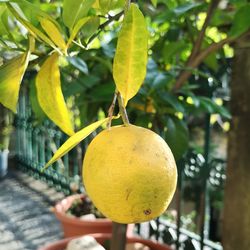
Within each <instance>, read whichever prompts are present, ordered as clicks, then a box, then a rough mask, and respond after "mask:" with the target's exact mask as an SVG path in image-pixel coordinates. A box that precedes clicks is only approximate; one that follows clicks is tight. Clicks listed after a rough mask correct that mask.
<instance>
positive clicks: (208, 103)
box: [199, 96, 231, 119]
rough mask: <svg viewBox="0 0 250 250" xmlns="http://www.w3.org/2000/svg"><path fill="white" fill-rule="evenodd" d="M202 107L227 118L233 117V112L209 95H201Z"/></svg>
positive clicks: (210, 112)
mask: <svg viewBox="0 0 250 250" xmlns="http://www.w3.org/2000/svg"><path fill="white" fill-rule="evenodd" d="M199 101H200V107H201V108H202V109H204V110H205V111H206V112H208V113H209V114H219V115H221V116H223V117H225V118H227V119H231V114H230V113H229V111H228V110H227V109H226V108H224V107H223V106H219V105H218V104H216V103H215V102H214V101H213V100H211V99H209V98H208V97H204V96H202V97H199Z"/></svg>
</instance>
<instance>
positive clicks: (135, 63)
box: [113, 4, 148, 106]
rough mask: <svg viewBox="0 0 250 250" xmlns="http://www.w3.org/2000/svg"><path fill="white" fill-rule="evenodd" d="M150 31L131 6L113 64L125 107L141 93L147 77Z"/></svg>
mask: <svg viewBox="0 0 250 250" xmlns="http://www.w3.org/2000/svg"><path fill="white" fill-rule="evenodd" d="M147 51H148V31H147V26H146V22H145V19H144V16H143V14H142V13H141V11H140V10H139V9H138V7H137V6H136V5H135V4H131V6H130V8H129V11H128V12H127V14H126V16H125V18H124V20H123V25H122V28H121V31H120V33H119V36H118V43H117V48H116V53H115V58H114V64H113V76H114V80H115V84H116V87H117V89H118V90H119V92H120V93H121V95H122V97H123V98H124V105H125V106H126V105H127V102H128V100H129V99H131V98H132V97H133V96H135V95H136V93H137V92H138V91H139V89H140V87H141V85H142V83H143V80H144V78H145V75H146V67H147Z"/></svg>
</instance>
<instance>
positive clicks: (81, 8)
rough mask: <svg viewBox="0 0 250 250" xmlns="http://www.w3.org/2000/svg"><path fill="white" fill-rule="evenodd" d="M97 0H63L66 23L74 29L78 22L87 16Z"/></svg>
mask: <svg viewBox="0 0 250 250" xmlns="http://www.w3.org/2000/svg"><path fill="white" fill-rule="evenodd" d="M94 2H95V0H74V1H72V0H64V1H63V21H64V23H65V25H66V26H67V27H68V28H69V29H72V28H73V27H74V26H75V25H76V24H77V22H78V21H79V20H80V19H82V18H83V17H85V16H87V14H88V12H89V10H90V8H91V7H92V5H93V4H94Z"/></svg>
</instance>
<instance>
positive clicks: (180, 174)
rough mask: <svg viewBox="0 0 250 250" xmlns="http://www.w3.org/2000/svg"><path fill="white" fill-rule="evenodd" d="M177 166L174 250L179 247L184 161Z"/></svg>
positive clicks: (177, 249) (180, 161)
mask: <svg viewBox="0 0 250 250" xmlns="http://www.w3.org/2000/svg"><path fill="white" fill-rule="evenodd" d="M177 166H178V183H177V190H176V203H177V204H176V209H177V217H176V235H177V238H176V243H175V245H176V250H179V247H180V228H181V211H182V202H181V198H182V181H183V169H184V161H183V159H181V160H179V161H178V162H177Z"/></svg>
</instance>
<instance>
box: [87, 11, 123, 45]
mask: <svg viewBox="0 0 250 250" xmlns="http://www.w3.org/2000/svg"><path fill="white" fill-rule="evenodd" d="M123 13H124V11H121V12H119V13H118V14H116V15H114V16H111V17H110V18H109V19H108V20H107V21H106V22H104V23H103V24H101V25H100V26H99V28H98V31H97V32H96V33H95V34H94V35H92V36H91V37H90V38H89V40H88V42H87V45H88V44H90V43H91V42H92V41H93V40H94V39H95V38H96V37H98V36H99V34H100V33H101V32H102V30H103V29H104V28H105V27H106V26H108V25H109V24H110V23H112V22H113V21H116V20H119V18H120V17H121V16H122V15H123Z"/></svg>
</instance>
